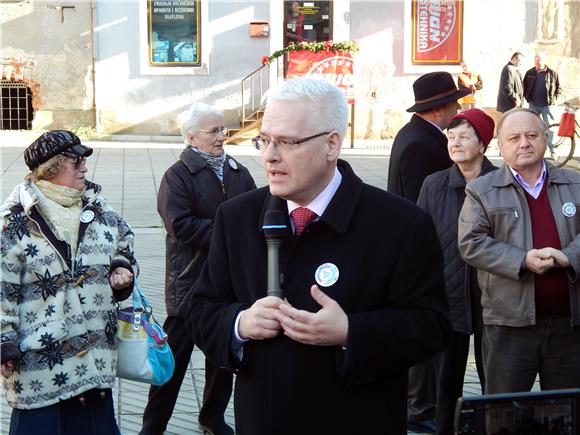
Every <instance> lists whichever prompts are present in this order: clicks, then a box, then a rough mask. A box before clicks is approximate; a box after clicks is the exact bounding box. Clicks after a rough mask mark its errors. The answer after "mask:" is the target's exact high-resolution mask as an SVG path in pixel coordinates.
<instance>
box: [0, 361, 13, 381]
mask: <svg viewBox="0 0 580 435" xmlns="http://www.w3.org/2000/svg"><path fill="white" fill-rule="evenodd" d="M13 371H14V361H6V362H5V363H3V364H1V365H0V372H1V374H2V376H4V377H5V378H9V377H10V375H11V374H12V372H13Z"/></svg>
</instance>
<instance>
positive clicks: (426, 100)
mask: <svg viewBox="0 0 580 435" xmlns="http://www.w3.org/2000/svg"><path fill="white" fill-rule="evenodd" d="M413 91H414V93H415V104H414V105H413V106H412V107H409V108H408V109H407V112H415V113H414V115H413V116H412V117H411V120H410V121H409V122H408V123H407V124H406V125H405V126H403V128H402V129H401V130H399V132H398V133H397V136H396V137H395V140H394V142H393V148H392V150H391V158H390V161H389V173H388V185H387V190H388V191H389V192H392V193H395V194H397V195H400V196H402V197H404V198H406V199H408V200H409V201H413V202H417V198H418V197H419V191H420V189H421V185H422V184H423V180H425V177H427V175H430V174H432V173H434V172H437V171H442V170H444V169H447V168H448V167H450V166H451V164H452V161H451V159H450V158H449V154H448V152H447V137H446V136H445V134H444V133H443V130H444V129H446V128H447V126H448V125H449V122H450V121H451V118H452V117H453V116H454V115H456V114H457V111H458V109H459V104H458V103H457V100H458V99H459V98H461V97H464V96H465V95H467V94H469V93H470V92H471V91H470V90H469V89H462V90H459V89H457V86H456V85H455V81H454V80H453V77H452V76H451V74H449V73H447V72H442V71H438V72H432V73H428V74H425V75H423V76H421V77H419V78H418V79H417V80H415V83H413ZM435 403H436V376H435V362H434V359H433V358H431V359H428V360H426V361H424V362H422V363H420V364H418V365H416V366H414V367H411V369H410V370H409V395H408V401H407V412H408V416H407V418H408V420H409V428H411V429H419V430H422V431H424V432H432V433H434V432H435V420H434V418H435Z"/></svg>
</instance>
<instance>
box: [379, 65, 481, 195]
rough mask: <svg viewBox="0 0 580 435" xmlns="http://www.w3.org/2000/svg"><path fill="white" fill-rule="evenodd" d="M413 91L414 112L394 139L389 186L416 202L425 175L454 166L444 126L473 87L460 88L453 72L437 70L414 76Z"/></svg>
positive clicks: (390, 188) (412, 110)
mask: <svg viewBox="0 0 580 435" xmlns="http://www.w3.org/2000/svg"><path fill="white" fill-rule="evenodd" d="M413 92H414V93H415V104H414V105H413V106H411V107H409V108H408V109H407V112H415V114H414V115H413V116H412V117H411V120H410V121H409V122H408V123H407V124H406V125H405V126H403V128H402V129H401V130H399V132H398V133H397V136H396V137H395V141H394V142H393V148H392V150H391V158H390V161H389V174H388V176H389V177H388V185H387V190H388V191H389V192H392V193H396V194H397V195H400V196H402V197H404V198H407V199H408V200H409V201H413V202H416V201H417V198H418V197H419V190H420V189H421V185H422V184H423V180H424V179H425V177H427V175H430V174H432V173H433V172H437V171H442V170H443V169H447V168H448V167H449V166H451V163H452V162H451V159H450V158H449V154H448V153H447V137H446V136H445V134H443V130H445V129H446V128H447V125H449V121H450V120H451V118H452V117H453V116H454V115H456V114H457V111H458V110H459V104H458V103H457V100H458V99H459V98H461V97H464V96H465V95H467V94H469V93H470V91H469V89H462V90H459V89H457V86H456V85H455V81H454V80H453V77H452V76H451V74H449V73H447V72H442V71H438V72H432V73H429V74H425V75H423V76H421V77H419V78H418V79H417V80H415V83H413Z"/></svg>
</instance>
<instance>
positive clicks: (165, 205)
mask: <svg viewBox="0 0 580 435" xmlns="http://www.w3.org/2000/svg"><path fill="white" fill-rule="evenodd" d="M178 121H179V123H180V126H181V135H182V136H183V140H184V142H185V145H186V148H185V150H183V152H182V153H181V155H180V156H179V160H178V161H177V162H176V163H175V164H173V165H172V166H171V167H170V168H169V169H168V170H167V171H166V172H165V174H164V175H163V179H162V180H161V185H160V186H159V194H158V197H157V211H158V212H159V214H160V215H161V218H162V219H163V222H164V224H165V229H166V230H167V236H166V239H165V248H166V252H165V255H166V262H165V265H166V269H165V305H166V309H167V319H166V321H165V324H164V325H163V327H164V329H165V331H166V332H167V334H168V336H169V345H170V346H171V349H172V350H173V354H174V356H175V372H174V373H173V377H172V379H171V380H170V381H169V382H167V383H166V384H164V385H163V386H161V387H155V386H153V387H151V389H150V390H149V403H148V404H147V407H146V408H145V412H144V414H143V428H142V430H141V434H142V435H150V434H162V433H163V432H164V431H165V429H166V427H167V423H168V421H169V419H170V418H171V414H172V413H173V408H174V406H175V402H176V400H177V396H178V394H179V389H180V387H181V383H182V381H183V377H184V375H185V372H186V370H187V367H188V364H189V360H190V358H191V353H192V351H193V346H194V343H193V340H192V339H191V337H190V336H189V333H188V332H187V328H186V326H185V316H186V315H187V311H188V301H189V295H190V293H191V291H192V290H193V286H194V284H195V282H196V281H197V278H198V276H199V273H200V272H201V268H202V266H203V264H204V263H205V260H206V258H207V255H208V250H209V244H210V240H211V236H212V233H213V219H214V216H215V212H216V210H217V208H218V206H219V205H220V204H221V203H222V202H224V201H225V200H227V199H229V198H232V197H234V196H236V195H239V194H240V193H243V192H246V191H249V190H252V189H255V188H256V185H255V183H254V180H253V179H252V176H251V175H250V173H249V171H248V170H247V169H246V168H245V167H244V166H242V165H241V164H240V163H238V162H237V161H236V160H234V159H233V158H232V157H230V156H228V155H226V154H225V152H224V149H223V144H224V139H225V134H226V133H227V130H226V129H225V128H224V127H223V119H222V116H221V113H220V112H218V111H217V110H216V109H214V108H213V107H211V106H208V105H206V104H203V103H194V104H193V105H192V106H191V107H190V108H189V110H187V111H185V112H183V113H181V114H180V115H179V118H178ZM205 368H206V370H205V390H204V394H203V406H202V408H201V410H200V412H199V416H198V421H199V423H200V425H201V426H202V429H203V430H204V431H208V432H210V433H213V434H215V435H222V434H233V433H234V432H233V430H232V428H231V427H230V426H228V425H227V424H226V422H225V420H224V412H225V410H226V407H227V405H228V403H229V400H230V395H231V391H232V374H231V373H230V372H228V371H226V370H223V369H220V368H219V367H218V365H217V364H214V363H213V362H211V361H209V360H206V362H205Z"/></svg>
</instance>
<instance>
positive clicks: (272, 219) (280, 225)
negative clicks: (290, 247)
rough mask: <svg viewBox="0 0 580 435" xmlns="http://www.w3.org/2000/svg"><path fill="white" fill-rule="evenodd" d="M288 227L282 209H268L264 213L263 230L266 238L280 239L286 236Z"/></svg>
mask: <svg viewBox="0 0 580 435" xmlns="http://www.w3.org/2000/svg"><path fill="white" fill-rule="evenodd" d="M287 228H288V226H287V225H286V220H285V219H284V215H283V214H282V212H281V211H280V210H268V211H267V212H266V214H265V215H264V224H263V225H262V230H264V237H266V239H279V238H282V237H284V234H285V233H286V229H287Z"/></svg>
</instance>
